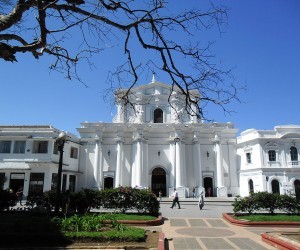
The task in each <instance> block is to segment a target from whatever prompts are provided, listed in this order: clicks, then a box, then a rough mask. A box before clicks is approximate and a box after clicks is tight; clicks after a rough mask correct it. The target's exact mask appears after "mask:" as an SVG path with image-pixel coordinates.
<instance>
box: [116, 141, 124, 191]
mask: <svg viewBox="0 0 300 250" xmlns="http://www.w3.org/2000/svg"><path fill="white" fill-rule="evenodd" d="M122 156H123V141H122V140H118V141H117V167H116V180H115V187H119V186H121V185H122V180H121V176H122V173H121V171H122Z"/></svg>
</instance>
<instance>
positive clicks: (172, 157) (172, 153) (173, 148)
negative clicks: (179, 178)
mask: <svg viewBox="0 0 300 250" xmlns="http://www.w3.org/2000/svg"><path fill="white" fill-rule="evenodd" d="M170 164H171V171H170V184H169V186H170V187H171V188H174V187H175V174H176V144H175V142H174V141H171V142H170Z"/></svg>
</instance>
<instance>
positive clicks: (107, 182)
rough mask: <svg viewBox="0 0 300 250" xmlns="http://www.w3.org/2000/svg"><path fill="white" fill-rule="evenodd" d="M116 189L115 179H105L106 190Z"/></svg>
mask: <svg viewBox="0 0 300 250" xmlns="http://www.w3.org/2000/svg"><path fill="white" fill-rule="evenodd" d="M113 187H114V178H113V177H104V189H108V188H113Z"/></svg>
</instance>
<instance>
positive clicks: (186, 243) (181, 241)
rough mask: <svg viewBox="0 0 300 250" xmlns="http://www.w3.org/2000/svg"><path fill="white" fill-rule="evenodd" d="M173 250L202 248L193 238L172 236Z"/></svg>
mask: <svg viewBox="0 0 300 250" xmlns="http://www.w3.org/2000/svg"><path fill="white" fill-rule="evenodd" d="M173 244H174V250H183V249H184V250H195V249H202V248H201V246H200V244H199V243H198V241H197V240H196V239H195V238H174V239H173Z"/></svg>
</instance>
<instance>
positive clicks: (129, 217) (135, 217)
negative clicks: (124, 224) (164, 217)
mask: <svg viewBox="0 0 300 250" xmlns="http://www.w3.org/2000/svg"><path fill="white" fill-rule="evenodd" d="M102 215H103V216H105V217H107V219H109V220H112V219H114V220H155V219H157V217H155V216H151V215H146V214H117V213H116V214H115V213H107V214H102Z"/></svg>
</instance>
